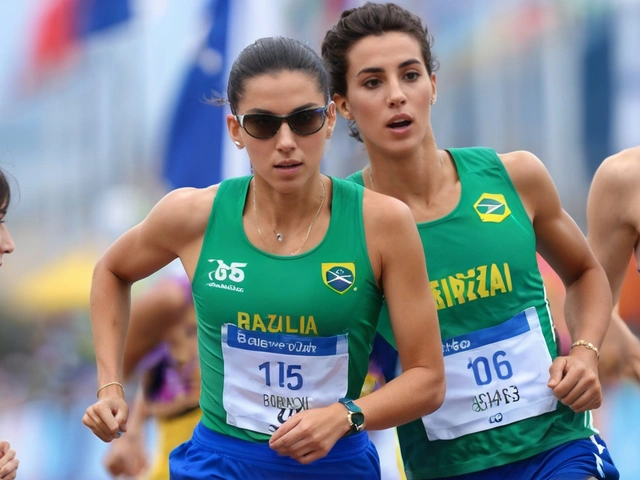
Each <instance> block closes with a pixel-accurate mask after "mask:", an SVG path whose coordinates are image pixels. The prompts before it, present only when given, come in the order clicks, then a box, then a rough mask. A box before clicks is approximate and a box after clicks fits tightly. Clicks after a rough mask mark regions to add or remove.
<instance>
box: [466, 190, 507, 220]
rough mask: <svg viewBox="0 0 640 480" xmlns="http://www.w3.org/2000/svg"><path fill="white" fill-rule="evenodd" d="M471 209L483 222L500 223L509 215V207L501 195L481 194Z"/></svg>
mask: <svg viewBox="0 0 640 480" xmlns="http://www.w3.org/2000/svg"><path fill="white" fill-rule="evenodd" d="M473 208H474V209H475V210H476V213H477V214H478V216H479V217H480V220H482V221H483V222H491V223H500V222H502V221H503V220H504V219H505V218H507V217H508V216H509V215H511V210H510V209H509V205H507V201H506V200H505V198H504V195H502V194H501V193H483V194H482V195H480V198H479V199H478V201H477V202H476V203H475V204H474V205H473Z"/></svg>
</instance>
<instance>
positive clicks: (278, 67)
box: [227, 37, 329, 114]
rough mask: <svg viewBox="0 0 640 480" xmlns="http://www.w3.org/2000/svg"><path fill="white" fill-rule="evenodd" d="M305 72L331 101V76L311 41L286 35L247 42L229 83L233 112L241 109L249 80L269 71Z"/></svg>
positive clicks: (234, 66) (230, 102)
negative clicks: (308, 42)
mask: <svg viewBox="0 0 640 480" xmlns="http://www.w3.org/2000/svg"><path fill="white" fill-rule="evenodd" d="M282 71H292V72H303V73H306V74H308V75H309V76H311V77H313V78H314V79H315V80H316V83H317V85H318V89H319V90H320V92H322V94H323V95H324V97H325V101H327V102H328V101H329V77H328V75H327V71H326V69H325V68H324V65H323V64H322V59H321V58H320V56H319V55H318V54H317V53H316V52H315V51H314V50H313V49H312V48H311V47H309V46H308V45H305V44H304V43H302V42H300V41H298V40H294V39H291V38H285V37H266V38H260V39H258V40H256V41H255V42H254V43H252V44H251V45H249V46H247V47H246V48H245V49H244V50H242V52H241V53H240V55H238V58H236V59H235V61H234V62H233V65H232V66H231V71H230V73H229V82H228V83H227V99H228V101H229V107H230V108H231V112H232V113H234V114H236V113H238V104H239V103H240V100H241V99H242V95H243V94H244V87H245V84H246V82H247V80H249V79H251V78H253V77H257V76H259V75H264V74H268V73H279V72H282Z"/></svg>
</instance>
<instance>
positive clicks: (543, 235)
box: [322, 3, 618, 480]
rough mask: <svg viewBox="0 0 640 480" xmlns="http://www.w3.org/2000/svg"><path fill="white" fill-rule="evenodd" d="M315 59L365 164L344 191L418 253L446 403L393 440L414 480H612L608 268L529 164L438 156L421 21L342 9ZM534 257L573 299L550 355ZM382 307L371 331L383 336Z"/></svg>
mask: <svg viewBox="0 0 640 480" xmlns="http://www.w3.org/2000/svg"><path fill="white" fill-rule="evenodd" d="M322 56H323V58H324V60H325V64H326V65H327V67H328V69H329V73H330V75H331V83H332V90H333V93H334V95H333V100H334V101H335V102H336V105H337V108H338V110H339V111H340V113H341V114H342V115H343V116H344V117H345V118H346V119H347V120H348V121H349V123H350V126H351V127H352V133H353V136H354V137H356V138H357V139H359V140H361V141H363V142H364V145H365V147H366V149H367V153H368V154H369V162H370V165H369V166H368V167H366V168H365V169H364V170H363V171H361V172H357V173H355V174H354V175H352V176H351V177H350V178H351V179H352V180H354V181H356V182H358V183H360V184H363V185H366V186H367V188H369V189H371V190H374V191H376V192H382V193H385V194H388V195H390V196H393V197H395V198H398V199H401V200H403V201H404V202H405V203H406V204H407V205H409V206H410V208H411V211H412V212H413V216H414V217H415V220H416V222H418V228H419V231H420V235H421V237H422V239H423V242H424V249H425V255H426V258H427V266H428V269H429V277H430V279H431V287H432V290H433V296H434V298H435V300H436V304H437V308H438V318H439V321H440V328H441V332H442V348H443V351H444V354H445V371H446V377H447V394H446V398H445V401H444V403H443V405H442V407H441V408H440V409H439V410H438V411H437V412H435V413H434V414H432V415H428V416H426V417H424V418H422V419H420V420H416V421H413V422H410V423H408V424H406V425H402V426H400V427H399V428H398V436H399V439H400V444H401V449H402V457H403V461H404V465H405V469H406V471H407V477H409V478H412V479H435V478H438V479H449V478H451V479H454V478H455V479H456V480H486V479H491V480H493V479H518V480H532V479H535V480H538V479H540V480H542V479H558V480H559V479H563V480H585V479H588V478H597V479H603V478H606V479H617V478H618V472H617V470H616V468H615V466H614V465H613V463H612V460H611V457H610V456H609V453H608V450H607V449H606V446H605V444H604V442H603V441H602V439H601V438H600V437H599V436H598V430H597V429H596V428H595V427H594V426H593V422H592V417H591V412H590V410H591V409H595V408H598V407H599V406H600V403H601V401H602V389H601V386H600V382H599V380H598V357H599V347H600V345H601V342H602V339H603V336H604V334H605V332H606V330H607V325H608V323H609V315H610V313H611V295H610V293H609V288H608V285H607V279H606V276H605V273H604V271H603V269H602V267H601V266H600V265H599V264H598V262H597V260H596V259H595V257H594V255H593V253H592V252H591V250H590V249H589V247H588V244H587V242H586V239H585V238H584V236H583V234H582V233H581V231H580V229H579V228H578V227H577V226H576V224H575V223H574V222H573V220H572V219H571V218H570V217H569V215H568V214H567V213H566V212H565V211H564V210H563V209H562V206H561V204H560V199H559V197H558V192H557V191H556V189H555V187H554V185H553V182H552V180H551V178H550V176H549V173H548V172H547V171H546V169H545V168H544V165H543V164H542V163H541V162H540V161H539V160H538V159H537V158H536V157H535V156H534V155H533V154H531V153H528V152H523V151H519V152H511V153H507V154H500V155H499V154H497V153H496V152H495V151H494V150H492V149H489V148H479V147H478V148H455V149H447V150H439V149H438V146H437V144H436V139H435V137H434V133H433V129H432V125H431V110H432V108H433V107H432V106H433V105H434V104H435V102H436V96H437V90H436V76H435V73H434V72H435V69H436V67H437V63H436V62H435V59H434V58H433V55H432V51H431V37H430V35H429V33H428V31H427V29H426V27H425V26H424V24H423V23H422V21H421V19H420V18H419V17H417V16H416V15H414V14H412V13H411V12H409V11H407V10H405V9H403V8H401V7H399V6H397V5H394V4H390V3H387V4H379V3H375V4H374V3H367V4H365V5H363V6H362V7H359V8H354V9H350V10H347V11H344V12H343V13H342V15H341V18H340V20H339V21H338V22H337V23H336V25H335V26H334V27H333V28H332V29H331V30H330V31H329V32H327V34H326V35H325V38H324V41H323V44H322ZM536 250H538V251H539V252H540V253H541V255H542V256H543V257H544V258H545V259H547V260H548V261H549V263H550V264H551V265H552V267H553V268H554V269H556V271H557V272H558V273H559V274H560V276H561V277H562V280H563V282H564V284H565V286H566V289H567V293H568V294H567V309H566V319H567V324H568V326H569V330H570V333H571V340H572V348H571V351H570V353H568V354H566V355H562V354H560V355H559V353H558V345H557V343H556V336H555V334H554V328H553V320H552V318H551V316H550V314H549V310H548V303H547V298H546V293H545V290H544V285H543V282H542V278H541V276H540V272H539V270H538V267H537V261H536ZM387 318H388V317H387V316H386V313H385V311H384V310H383V315H382V316H381V319H380V330H381V332H383V333H385V334H386V336H387V337H388V338H391V339H392V336H393V335H391V334H390V332H389V330H388V329H386V328H385V327H386V325H389V322H388V321H387Z"/></svg>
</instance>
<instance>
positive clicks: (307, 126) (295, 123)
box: [289, 108, 324, 135]
mask: <svg viewBox="0 0 640 480" xmlns="http://www.w3.org/2000/svg"><path fill="white" fill-rule="evenodd" d="M289 125H290V126H291V129H292V130H293V131H294V132H296V133H298V134H300V135H311V134H312V133H316V132H317V131H318V130H320V129H321V128H322V126H323V125H324V109H322V108H317V109H315V110H303V111H302V112H298V113H294V114H293V115H291V116H290V117H289Z"/></svg>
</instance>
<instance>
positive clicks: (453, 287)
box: [429, 263, 513, 310]
mask: <svg viewBox="0 0 640 480" xmlns="http://www.w3.org/2000/svg"><path fill="white" fill-rule="evenodd" d="M429 285H430V286H431V293H432V294H433V299H434V300H435V301H436V308H437V309H438V310H442V309H443V308H449V307H453V306H455V305H462V304H463V303H466V302H473V301H475V300H478V299H481V298H488V297H495V296H496V295H501V294H505V293H509V292H512V291H513V283H512V281H511V268H510V267H509V264H508V263H502V264H499V263H498V264H497V263H491V264H489V265H478V266H477V267H473V268H470V269H468V270H467V271H465V272H458V273H455V274H453V275H448V276H447V277H443V278H439V279H435V280H431V281H430V282H429Z"/></svg>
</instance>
